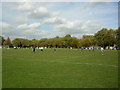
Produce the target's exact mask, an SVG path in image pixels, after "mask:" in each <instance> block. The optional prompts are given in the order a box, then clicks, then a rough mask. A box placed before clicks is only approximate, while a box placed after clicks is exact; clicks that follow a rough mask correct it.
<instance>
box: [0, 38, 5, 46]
mask: <svg viewBox="0 0 120 90" xmlns="http://www.w3.org/2000/svg"><path fill="white" fill-rule="evenodd" d="M4 41H5V39H4V38H3V37H2V36H0V45H3V42H4Z"/></svg>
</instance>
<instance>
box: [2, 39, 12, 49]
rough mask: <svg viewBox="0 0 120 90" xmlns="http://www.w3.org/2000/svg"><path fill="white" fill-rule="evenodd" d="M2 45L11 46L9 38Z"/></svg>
mask: <svg viewBox="0 0 120 90" xmlns="http://www.w3.org/2000/svg"><path fill="white" fill-rule="evenodd" d="M3 45H5V46H9V47H10V46H11V45H12V43H11V40H10V38H9V37H8V38H7V39H6V40H5V41H4V42H3Z"/></svg>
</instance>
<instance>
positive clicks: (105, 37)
mask: <svg viewBox="0 0 120 90" xmlns="http://www.w3.org/2000/svg"><path fill="white" fill-rule="evenodd" d="M0 44H1V45H2V46H8V47H23V48H24V47H47V48H52V47H55V48H70V47H73V48H81V47H94V46H101V47H104V48H106V47H107V46H108V47H110V46H112V47H113V46H114V47H117V48H120V28H118V29H116V30H113V29H106V28H103V29H101V30H99V31H98V32H97V33H95V34H94V35H83V37H82V38H81V39H78V38H76V37H72V36H71V35H70V34H67V35H66V36H64V37H59V36H56V37H54V38H42V39H40V40H36V39H32V40H28V39H24V38H15V39H14V40H10V38H9V37H8V38H7V39H4V37H2V36H0Z"/></svg>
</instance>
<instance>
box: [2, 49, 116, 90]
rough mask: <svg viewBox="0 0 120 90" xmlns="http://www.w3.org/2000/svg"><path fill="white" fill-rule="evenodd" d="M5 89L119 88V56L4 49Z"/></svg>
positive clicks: (108, 53) (75, 51)
mask: <svg viewBox="0 0 120 90" xmlns="http://www.w3.org/2000/svg"><path fill="white" fill-rule="evenodd" d="M2 54H3V55H2V56H3V57H2V66H3V67H2V69H3V71H2V75H3V77H2V79H3V81H2V85H3V88H117V87H118V52H117V51H113V50H111V51H110V50H106V51H105V52H104V55H101V52H100V51H99V50H96V51H90V52H89V51H86V50H84V51H81V50H68V49H57V51H56V52H53V51H52V50H51V49H46V50H45V51H44V52H41V51H39V50H37V52H36V53H33V52H32V50H31V49H3V51H2Z"/></svg>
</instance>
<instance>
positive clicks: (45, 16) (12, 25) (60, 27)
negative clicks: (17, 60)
mask: <svg viewBox="0 0 120 90" xmlns="http://www.w3.org/2000/svg"><path fill="white" fill-rule="evenodd" d="M0 7H2V9H0V12H2V14H0V27H2V36H4V37H5V38H6V37H10V38H11V39H14V38H27V39H33V38H35V39H41V38H52V37H55V36H60V37H61V36H65V35H66V34H71V35H72V36H75V37H77V38H81V37H82V35H84V34H94V33H96V32H97V31H99V30H100V29H101V28H108V29H109V28H112V29H117V28H118V3H117V2H2V3H0ZM1 17H2V18H1Z"/></svg>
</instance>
